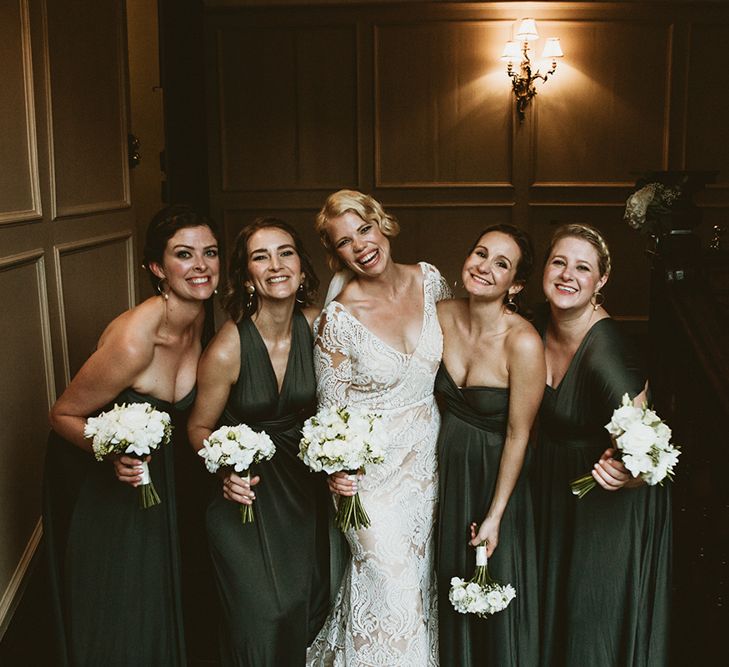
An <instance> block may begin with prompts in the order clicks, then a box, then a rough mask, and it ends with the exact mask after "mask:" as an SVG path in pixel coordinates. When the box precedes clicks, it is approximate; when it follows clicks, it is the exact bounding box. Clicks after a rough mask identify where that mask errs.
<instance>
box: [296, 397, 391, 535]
mask: <svg viewBox="0 0 729 667" xmlns="http://www.w3.org/2000/svg"><path fill="white" fill-rule="evenodd" d="M383 431H384V427H383V426H382V421H381V419H380V415H376V414H371V413H367V412H365V411H364V410H361V409H356V408H346V407H345V408H338V407H335V406H331V407H327V408H322V409H321V410H319V412H317V413H316V415H314V416H313V417H311V418H309V419H307V420H306V421H305V422H304V427H303V429H302V431H301V435H302V438H301V443H300V445H299V458H300V459H301V460H302V461H303V462H304V463H305V464H306V465H307V466H308V467H309V468H310V469H311V470H313V471H314V472H321V471H324V472H326V473H327V474H328V475H331V474H332V473H335V472H342V471H345V472H349V473H356V472H357V471H358V470H364V469H365V466H367V465H369V464H371V463H382V462H383V461H384V460H385V449H384V445H383V436H384V433H383ZM335 521H336V523H337V526H339V529H340V530H341V531H342V532H343V533H346V532H347V531H348V530H349V529H350V528H354V529H355V530H359V529H360V528H368V527H369V525H370V518H369V517H368V516H367V512H365V509H364V506H363V505H362V501H361V500H360V497H359V494H355V495H353V496H342V497H340V499H339V506H338V507H337V514H336V516H335Z"/></svg>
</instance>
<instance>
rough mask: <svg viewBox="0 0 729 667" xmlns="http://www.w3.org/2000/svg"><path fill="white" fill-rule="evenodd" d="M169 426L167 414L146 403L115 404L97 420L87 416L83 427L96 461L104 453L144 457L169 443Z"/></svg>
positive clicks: (170, 427) (170, 426) (170, 428)
mask: <svg viewBox="0 0 729 667" xmlns="http://www.w3.org/2000/svg"><path fill="white" fill-rule="evenodd" d="M171 431H172V425H171V422H170V416H169V415H168V414H167V413H166V412H161V411H159V410H155V409H154V408H153V407H152V406H151V405H150V404H149V403H132V404H130V405H126V404H123V405H114V407H113V408H112V409H111V410H108V411H107V412H103V413H101V414H100V415H99V416H98V417H90V418H89V419H88V420H87V421H86V424H85V426H84V437H86V438H90V439H91V440H92V443H91V445H92V449H93V451H94V455H95V456H96V458H97V459H98V460H101V459H103V457H104V456H106V455H107V454H112V453H116V454H122V453H127V454H136V455H137V456H146V455H148V454H150V453H151V452H152V451H153V450H154V449H156V448H157V447H159V446H161V445H163V444H166V443H168V442H169V440H170V434H171Z"/></svg>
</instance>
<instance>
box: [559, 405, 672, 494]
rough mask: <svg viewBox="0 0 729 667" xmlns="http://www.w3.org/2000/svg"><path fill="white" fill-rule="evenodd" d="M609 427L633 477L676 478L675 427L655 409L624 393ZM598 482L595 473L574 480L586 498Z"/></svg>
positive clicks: (653, 480) (655, 480)
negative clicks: (665, 420) (634, 402)
mask: <svg viewBox="0 0 729 667" xmlns="http://www.w3.org/2000/svg"><path fill="white" fill-rule="evenodd" d="M605 428H606V429H607V431H608V433H610V435H611V436H612V437H613V440H614V441H615V446H616V447H617V448H618V450H619V451H618V453H617V455H616V456H615V458H616V459H618V460H621V461H622V462H623V465H625V467H626V468H627V469H628V470H629V471H630V474H631V475H633V477H641V478H642V479H643V480H645V482H646V484H649V485H650V486H654V485H655V484H662V483H663V480H664V479H666V478H668V479H673V469H674V467H675V466H676V463H677V462H678V457H679V454H680V453H681V452H680V451H679V450H678V447H676V446H675V445H672V444H671V429H670V428H668V426H667V425H666V424H665V423H664V422H663V421H662V420H661V418H660V417H659V416H658V415H657V414H656V413H655V412H653V410H649V409H648V408H647V407H646V406H645V405H644V406H643V407H642V408H636V407H635V406H634V405H633V402H632V401H631V400H630V396H628V394H624V395H623V400H622V404H621V405H620V407H618V408H616V409H615V411H614V412H613V416H612V418H611V419H610V423H608V424H606V425H605ZM596 484H597V482H595V479H594V478H593V476H592V475H591V474H587V475H584V476H583V477H580V478H578V479H575V480H573V481H572V482H571V483H570V487H571V489H572V493H573V494H574V495H576V496H578V497H579V498H582V497H583V496H584V495H585V494H587V493H589V492H590V491H591V490H592V489H593V488H594V487H595V485H596Z"/></svg>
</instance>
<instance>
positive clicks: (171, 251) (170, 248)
mask: <svg viewBox="0 0 729 667" xmlns="http://www.w3.org/2000/svg"><path fill="white" fill-rule="evenodd" d="M150 270H151V271H152V272H153V273H154V274H155V275H156V276H157V277H158V278H161V279H164V280H165V282H166V283H167V287H166V290H168V291H171V292H173V293H174V294H176V295H177V296H179V297H180V298H183V299H194V300H202V299H208V298H210V297H211V296H212V295H213V292H214V291H215V288H216V287H217V286H218V278H219V276H220V258H219V257H218V241H217V240H216V238H215V236H214V235H213V233H212V231H211V230H210V227H207V226H206V225H200V226H198V227H183V228H182V229H178V230H177V231H176V232H175V233H174V235H173V236H172V237H171V238H170V239H169V240H168V241H167V244H166V246H165V250H164V253H163V255H162V263H161V264H158V263H156V262H155V263H151V264H150Z"/></svg>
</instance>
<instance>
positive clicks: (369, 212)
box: [314, 190, 400, 271]
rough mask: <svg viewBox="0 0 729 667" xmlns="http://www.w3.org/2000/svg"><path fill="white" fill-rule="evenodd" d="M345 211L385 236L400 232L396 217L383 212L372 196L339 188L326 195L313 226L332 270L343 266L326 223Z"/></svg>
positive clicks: (380, 205)
mask: <svg viewBox="0 0 729 667" xmlns="http://www.w3.org/2000/svg"><path fill="white" fill-rule="evenodd" d="M347 212H351V213H354V214H355V215H356V216H357V217H359V218H361V219H362V221H363V222H369V223H373V224H375V225H377V226H378V227H379V228H380V231H381V232H382V233H383V234H384V235H385V236H387V237H394V236H397V235H398V234H399V233H400V224H399V223H398V221H397V218H395V217H394V216H392V215H390V214H389V213H386V212H385V209H384V208H383V207H382V204H380V202H378V201H377V200H376V199H375V198H374V197H371V196H370V195H366V194H363V193H362V192H358V191H357V190H339V191H338V192H335V193H333V194H331V195H329V196H328V197H327V200H326V201H325V202H324V206H322V208H321V210H320V211H319V213H317V215H316V220H315V222H314V228H315V229H316V231H317V232H318V233H319V239H320V240H321V243H322V245H323V246H324V248H325V249H326V251H327V263H328V264H329V268H330V269H331V270H332V271H339V269H342V268H344V266H343V265H342V262H341V260H340V259H339V257H337V252H336V249H335V248H334V247H333V246H332V241H331V239H330V238H329V234H328V233H327V223H329V221H330V220H333V219H334V218H338V217H339V216H340V215H344V214H345V213H347Z"/></svg>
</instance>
